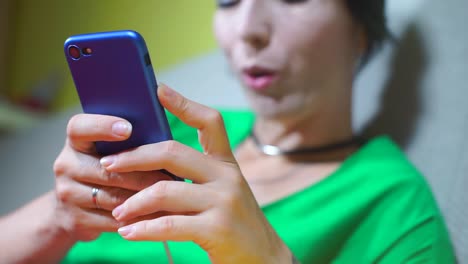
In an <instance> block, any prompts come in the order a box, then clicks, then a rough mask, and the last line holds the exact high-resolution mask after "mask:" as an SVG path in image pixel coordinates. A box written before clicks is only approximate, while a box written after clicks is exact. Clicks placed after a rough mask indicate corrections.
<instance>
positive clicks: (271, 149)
mask: <svg viewBox="0 0 468 264" xmlns="http://www.w3.org/2000/svg"><path fill="white" fill-rule="evenodd" d="M250 136H251V137H252V140H253V142H254V143H255V145H256V146H257V148H258V149H259V150H260V151H261V152H262V153H263V154H265V155H268V156H280V155H304V154H318V153H324V152H329V151H333V150H338V149H342V148H346V147H351V146H360V145H361V144H363V143H364V140H363V139H362V138H361V137H358V136H353V137H351V138H348V139H345V140H342V141H338V142H334V143H331V144H327V145H322V146H317V147H305V148H299V149H294V150H281V149H280V148H279V147H277V146H273V145H263V144H262V143H260V141H259V140H258V138H257V137H256V136H255V133H254V132H253V131H252V133H250Z"/></svg>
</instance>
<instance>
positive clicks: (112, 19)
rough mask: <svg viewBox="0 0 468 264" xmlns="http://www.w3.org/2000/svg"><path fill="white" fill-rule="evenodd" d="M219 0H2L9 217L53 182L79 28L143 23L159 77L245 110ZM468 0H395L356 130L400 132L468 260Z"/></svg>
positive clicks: (0, 136) (197, 96)
mask: <svg viewBox="0 0 468 264" xmlns="http://www.w3.org/2000/svg"><path fill="white" fill-rule="evenodd" d="M214 10H215V1H213V0H198V1H194V0H177V1H168V0H139V1H128V0H100V1H92V0H81V1H60V0H41V1H36V0H0V168H1V170H0V179H1V183H0V201H1V204H0V215H3V214H6V213H8V212H10V211H11V210H14V209H15V208H18V207H19V206H21V205H23V204H24V203H26V202H27V201H29V200H31V199H33V198H34V197H37V196H38V195H40V194H42V193H44V192H46V191H47V190H49V189H51V188H53V183H54V182H53V181H54V177H53V173H52V164H53V161H54V160H55V157H56V156H57V155H58V153H59V151H60V149H61V147H62V144H63V140H64V138H65V127H66V123H67V120H68V118H69V117H70V116H71V115H73V114H75V113H77V112H80V111H81V110H80V107H79V104H78V98H77V94H76V92H75V89H74V86H73V83H72V80H71V76H70V73H69V71H68V68H67V65H66V60H65V57H64V54H63V43H64V41H65V39H66V38H67V37H68V36H70V35H74V34H79V33H88V32H97V31H109V30H117V29H133V30H136V31H139V32H140V33H141V34H142V35H143V36H144V37H145V39H146V42H147V45H148V49H149V51H150V54H151V57H152V62H153V67H154V69H155V72H156V75H157V78H158V81H162V82H165V83H168V84H170V85H172V86H173V87H174V88H176V89H177V90H179V91H180V92H182V93H183V94H185V95H186V96H187V97H189V98H191V99H193V100H196V101H199V102H201V103H204V104H208V105H211V106H215V107H223V108H245V107H247V104H246V102H245V100H244V99H243V95H242V91H241V89H240V87H239V85H238V83H237V82H236V81H235V80H234V79H233V76H232V75H231V74H230V72H229V69H228V67H227V66H226V62H225V60H224V58H223V56H222V54H221V52H220V51H219V50H218V48H217V46H216V43H215V41H214V38H213V34H212V26H211V20H212V15H213V11H214ZM467 11H468V1H466V0H446V1H440V0H388V1H387V14H388V22H389V25H390V29H391V31H392V33H393V34H394V36H395V41H394V42H391V43H388V44H387V45H385V46H384V48H383V50H382V51H381V52H380V53H379V54H378V55H377V56H376V57H374V58H373V59H372V60H371V61H370V63H369V65H368V66H367V67H366V68H365V69H364V70H363V72H362V73H361V74H360V75H359V76H358V78H357V79H356V85H355V93H354V98H353V100H354V106H353V107H354V109H353V111H354V117H353V118H354V120H353V126H354V127H355V130H356V131H358V132H361V133H363V134H366V135H376V134H383V133H384V134H389V135H390V136H392V137H393V138H394V139H395V140H396V141H397V142H398V143H399V145H400V146H401V147H402V148H403V150H404V151H405V152H406V153H407V155H408V157H409V158H410V159H411V161H412V162H413V163H414V164H415V165H416V166H417V167H418V169H420V170H421V171H422V172H423V174H424V175H425V176H426V177H427V179H428V181H429V183H430V185H431V187H432V188H433V190H434V194H435V196H436V199H437V200H438V202H439V205H440V207H441V209H442V212H443V214H444V217H445V219H446V222H447V224H448V226H449V229H450V233H451V237H452V240H453V241H454V244H455V246H456V248H457V255H458V258H459V261H460V263H468V191H467V190H468V140H467V134H468V104H467V103H466V101H467V98H468V84H467V83H468V67H467V66H466V65H467V61H468V33H467V32H468V31H467V30H466V16H467Z"/></svg>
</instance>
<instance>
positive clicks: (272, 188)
mask: <svg viewBox="0 0 468 264" xmlns="http://www.w3.org/2000/svg"><path fill="white" fill-rule="evenodd" d="M239 165H240V167H241V170H242V173H243V175H244V177H245V179H246V180H247V182H248V184H249V186H250V189H251V190H252V192H253V194H254V196H255V198H256V200H257V202H258V203H259V204H260V206H264V205H267V204H271V203H274V202H275V201H279V200H281V199H283V198H285V197H287V196H290V195H292V194H294V193H297V192H300V191H301V190H303V189H305V188H307V187H310V186H311V185H314V184H316V183H317V182H320V181H321V180H323V179H324V178H326V177H327V176H329V175H330V174H332V173H333V172H334V171H335V170H336V169H337V168H338V166H339V163H326V164H308V163H304V164H293V165H290V164H283V163H274V162H273V163H272V162H268V161H267V162H262V161H256V162H244V163H240V164H239Z"/></svg>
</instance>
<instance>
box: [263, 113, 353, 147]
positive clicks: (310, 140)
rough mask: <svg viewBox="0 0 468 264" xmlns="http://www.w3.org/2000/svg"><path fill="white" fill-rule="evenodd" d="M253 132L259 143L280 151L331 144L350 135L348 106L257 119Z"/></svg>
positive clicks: (351, 133)
mask: <svg viewBox="0 0 468 264" xmlns="http://www.w3.org/2000/svg"><path fill="white" fill-rule="evenodd" d="M349 105H350V104H349ZM331 109H339V110H338V111H336V110H334V111H332V110H331ZM254 133H255V135H256V136H257V138H258V140H259V141H260V142H261V143H262V144H268V145H274V146H277V147H279V148H280V149H282V150H294V149H297V148H303V147H314V146H322V145H326V144H332V143H334V142H338V141H342V140H345V139H348V138H350V137H352V136H353V131H352V125H351V111H350V106H346V104H345V105H342V107H340V108H337V107H328V108H322V107H321V108H320V111H317V112H314V111H309V112H307V111H301V113H291V114H288V115H287V116H282V117H265V116H257V119H256V122H255V126H254Z"/></svg>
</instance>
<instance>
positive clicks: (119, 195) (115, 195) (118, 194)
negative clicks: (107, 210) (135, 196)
mask: <svg viewBox="0 0 468 264" xmlns="http://www.w3.org/2000/svg"><path fill="white" fill-rule="evenodd" d="M127 198H128V194H127V193H126V192H125V191H123V190H121V189H115V190H114V191H113V192H112V194H111V205H112V206H113V207H115V206H118V205H121V204H123V203H124V202H125V200H127Z"/></svg>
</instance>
